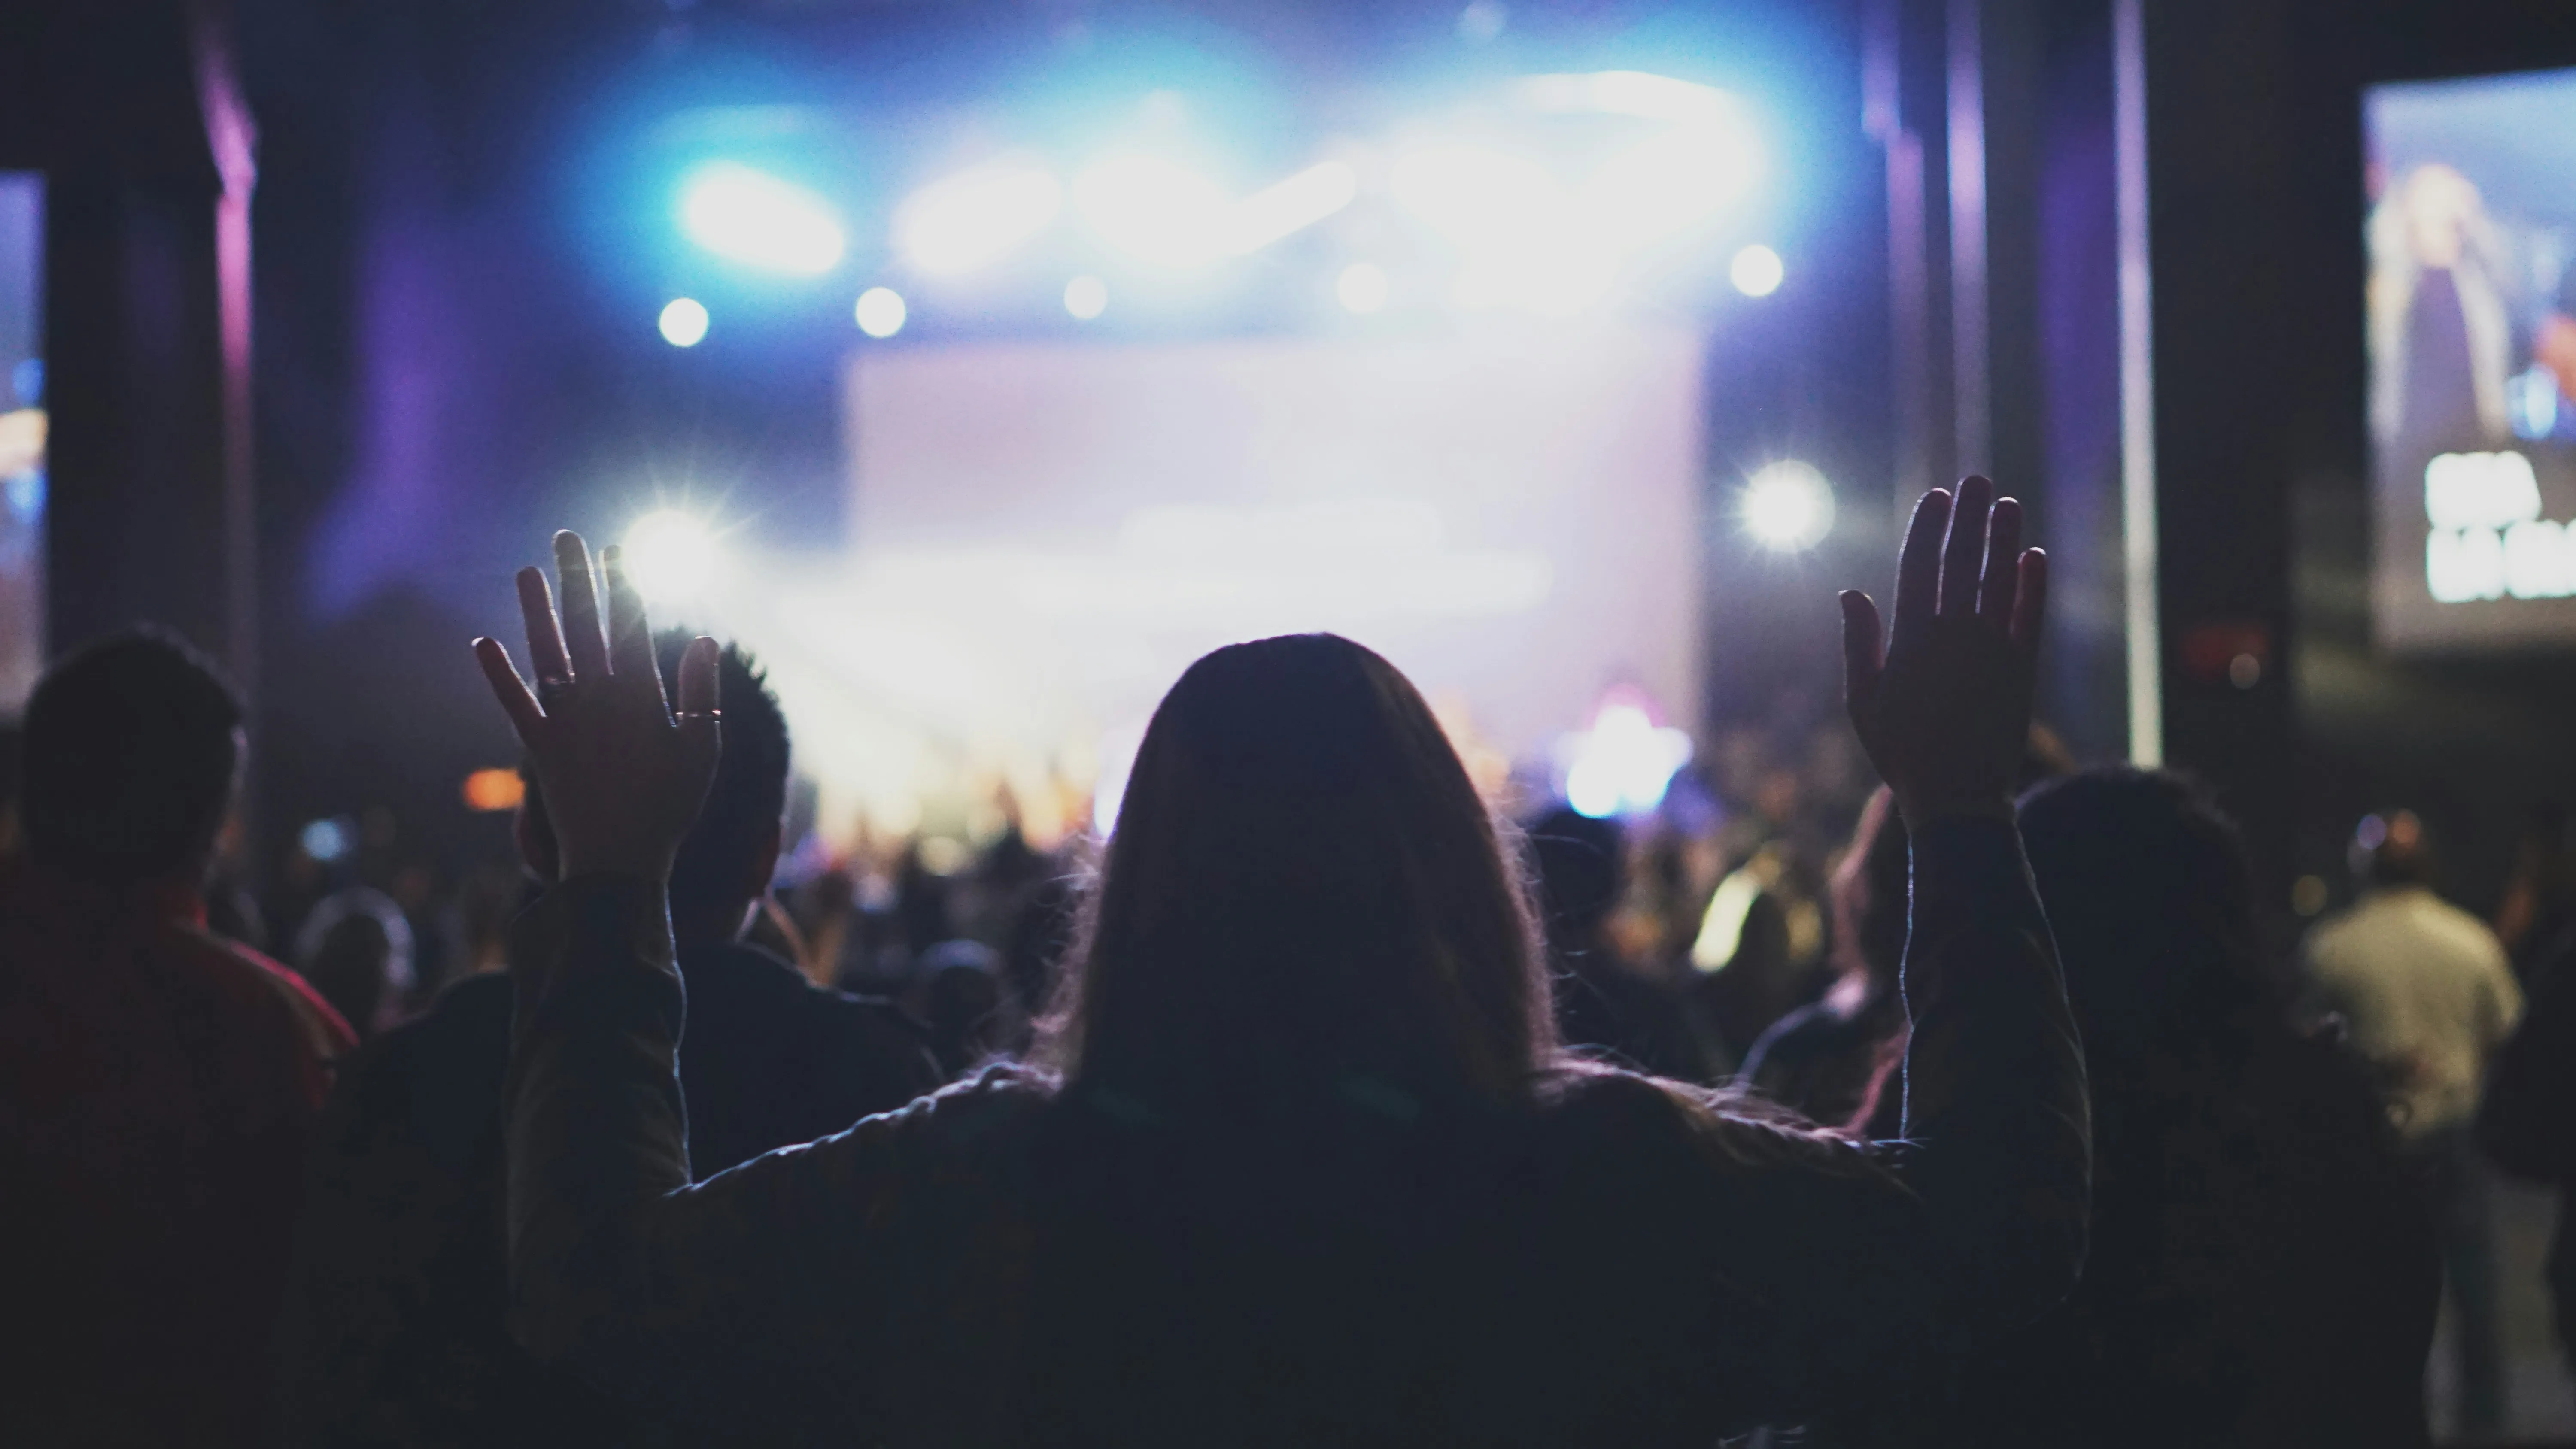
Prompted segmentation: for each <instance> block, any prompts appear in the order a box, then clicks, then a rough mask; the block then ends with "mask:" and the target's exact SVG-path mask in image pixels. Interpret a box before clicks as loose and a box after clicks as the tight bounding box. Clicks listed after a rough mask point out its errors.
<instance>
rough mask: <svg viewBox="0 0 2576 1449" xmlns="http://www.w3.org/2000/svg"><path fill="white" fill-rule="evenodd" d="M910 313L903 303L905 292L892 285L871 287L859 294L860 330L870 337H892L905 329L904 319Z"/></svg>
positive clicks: (857, 314)
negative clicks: (896, 289) (898, 290)
mask: <svg viewBox="0 0 2576 1449" xmlns="http://www.w3.org/2000/svg"><path fill="white" fill-rule="evenodd" d="M910 315H911V311H910V309H908V308H906V307H905V306H904V305H903V294H902V293H900V292H897V291H895V290H894V289H893V288H892V287H870V288H868V289H867V290H866V291H864V292H861V293H860V294H859V305H858V308H857V311H856V316H857V317H858V322H859V330H860V331H862V332H864V333H866V334H868V335H869V336H870V337H892V336H893V335H895V334H896V333H898V332H901V331H902V330H903V323H904V319H905V318H906V317H908V316H910Z"/></svg>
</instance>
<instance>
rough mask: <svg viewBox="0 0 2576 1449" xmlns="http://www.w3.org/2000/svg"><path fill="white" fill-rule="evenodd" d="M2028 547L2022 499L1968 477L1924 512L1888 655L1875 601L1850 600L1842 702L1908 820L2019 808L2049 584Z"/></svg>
mask: <svg viewBox="0 0 2576 1449" xmlns="http://www.w3.org/2000/svg"><path fill="white" fill-rule="evenodd" d="M2020 544H2021V505H2020V504H2018V503H2016V502H2015V501H2013V500H2012V499H2009V498H2007V499H2003V500H2001V501H1996V500H1995V498H1994V486H1993V485H1992V484H1990V483H1988V482H1987V481H1986V480H1985V479H1983V478H1970V479H1968V480H1967V481H1966V482H1964V483H1963V484H1961V485H1960V488H1959V492H1958V496H1957V497H1956V499H1955V500H1954V499H1953V498H1952V497H1951V495H1950V494H1948V493H1947V492H1944V491H1942V490H1938V489H1936V490H1934V491H1933V492H1931V493H1930V494H1927V495H1926V496H1925V497H1924V499H1923V502H1922V503H1921V504H1920V505H1919V506H1918V507H1917V508H1916V509H1915V512H1914V521H1913V524H1912V526H1911V527H1910V528H1909V529H1908V530H1907V532H1906V539H1905V547H1904V551H1903V553H1902V555H1901V556H1900V557H1899V560H1898V565H1897V585H1896V620H1895V627H1894V630H1893V633H1892V634H1891V635H1890V636H1889V637H1888V639H1887V642H1886V645H1885V647H1884V649H1882V648H1881V646H1880V629H1879V617H1878V608H1877V606H1876V605H1875V604H1873V603H1872V602H1871V601H1870V599H1869V596H1868V595H1866V594H1862V593H1858V592H1854V593H1847V594H1845V595H1843V657H1844V697H1845V702H1846V705H1847V707H1848V708H1849V710H1850V713H1851V719H1852V726H1853V728H1854V730H1855V731H1857V732H1858V734H1859V735H1860V740H1861V747H1862V748H1863V749H1864V750H1866V751H1867V752H1868V753H1869V757H1870V763H1871V764H1873V765H1875V766H1876V767H1877V768H1878V772H1879V775H1880V777H1881V778H1882V779H1884V780H1886V781H1887V784H1888V787H1889V789H1890V790H1891V791H1892V792H1894V794H1895V796H1896V803H1897V808H1898V810H1899V811H1900V812H1902V813H1903V814H1904V816H1905V819H1906V822H1907V824H1908V825H1909V826H1919V825H1921V824H1922V823H1923V822H1924V821H1925V820H1928V819H1930V818H1932V817H1933V816H1936V815H1945V814H1957V813H1973V814H2004V815H2009V813H2010V811H2011V800H2012V789H2013V780H2014V773H2015V765H2016V762H2017V760H2018V759H2019V756H2020V753H2021V749H2022V745H2023V741H2024V740H2025V739H2026V738H2027V737H2028V735H2029V732H2030V707H2031V690H2032V682H2033V677H2034V674H2035V666H2036V663H2037V655H2038V646H2039V637H2040V627H2041V623H2042V621H2043V618H2044V616H2045V611H2046V606H2047V581H2048V570H2047V560H2046V557H2045V556H2044V555H2043V554H2042V553H2041V552H2040V551H2039V550H2037V549H2031V550H2028V551H2027V552H2024V551H2022V550H2021V547H2020Z"/></svg>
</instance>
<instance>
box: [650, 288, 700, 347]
mask: <svg viewBox="0 0 2576 1449" xmlns="http://www.w3.org/2000/svg"><path fill="white" fill-rule="evenodd" d="M660 325H661V328H662V340H663V341H665V342H668V343H670V344H671V345H672V346H673V347H695V346H697V345H698V344H699V343H701V342H704V341H705V340H706V337H707V309H706V307H705V306H704V305H703V304H701V303H700V302H698V301H697V299H695V298H693V297H674V298H672V299H671V304H670V305H669V306H667V307H664V308H663V309H662V319H661V324H660Z"/></svg>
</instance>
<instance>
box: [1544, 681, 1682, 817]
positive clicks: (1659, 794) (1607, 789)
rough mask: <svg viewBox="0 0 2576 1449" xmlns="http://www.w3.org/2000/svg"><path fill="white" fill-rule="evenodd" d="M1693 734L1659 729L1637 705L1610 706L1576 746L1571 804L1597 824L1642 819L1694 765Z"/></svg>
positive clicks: (1568, 791) (1568, 780)
mask: <svg viewBox="0 0 2576 1449" xmlns="http://www.w3.org/2000/svg"><path fill="white" fill-rule="evenodd" d="M1690 757H1691V742H1690V736H1689V734H1687V733H1685V732H1684V731H1681V730H1677V729H1671V728H1657V727H1656V725H1655V722H1654V721H1653V719H1651V718H1649V717H1648V716H1647V714H1646V712H1645V711H1644V710H1643V709H1640V708H1638V707H1637V706H1636V705H1633V704H1606V705H1603V706H1602V707H1601V711H1600V713H1599V714H1597V715H1595V716H1594V717H1593V720H1592V729H1591V731H1590V732H1589V733H1588V734H1586V735H1585V736H1584V737H1583V739H1582V741H1581V743H1579V744H1578V745H1576V746H1575V749H1574V759H1573V762H1572V763H1571V764H1570V765H1568V766H1567V767H1566V771H1565V803H1566V804H1568V805H1570V806H1572V807H1573V808H1574V811H1575V813H1576V814H1578V815H1588V816H1590V817H1591V818H1593V819H1595V820H1601V819H1605V818H1607V817H1609V816H1612V815H1642V814H1644V813H1645V812H1647V811H1649V810H1652V809H1654V808H1655V807H1656V806H1658V805H1661V804H1662V803H1663V802H1664V791H1665V790H1666V789H1668V788H1670V786H1671V784H1672V779H1673V772H1674V771H1676V770H1679V769H1680V768H1681V767H1682V766H1684V765H1686V764H1688V763H1690Z"/></svg>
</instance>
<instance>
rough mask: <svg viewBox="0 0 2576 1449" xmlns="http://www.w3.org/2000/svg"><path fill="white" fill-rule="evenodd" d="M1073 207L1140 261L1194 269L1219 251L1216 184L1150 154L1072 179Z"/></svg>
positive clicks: (1220, 208) (1222, 216) (1221, 214)
mask: <svg viewBox="0 0 2576 1449" xmlns="http://www.w3.org/2000/svg"><path fill="white" fill-rule="evenodd" d="M1073 204H1074V206H1075V208H1076V209H1078V210H1079V211H1081V213H1082V218H1083V220H1084V221H1087V222H1089V223H1090V224H1091V228H1092V230H1094V231H1096V232H1098V233H1099V234H1100V237H1101V239H1102V240H1103V241H1106V242H1108V243H1109V244H1110V245H1111V246H1114V247H1116V248H1118V249H1119V250H1120V251H1123V252H1126V253H1128V254H1129V255H1131V256H1134V257H1137V258H1139V259H1141V260H1144V261H1148V262H1153V263H1155V264H1157V265H1159V266H1167V267H1195V266H1199V265H1201V264H1203V263H1206V262H1208V261H1210V260H1213V259H1214V258H1215V257H1216V255H1217V254H1218V253H1219V252H1220V251H1222V250H1223V249H1224V245H1225V240H1226V238H1225V236H1224V231H1225V222H1226V219H1227V208H1226V203H1225V195H1224V193H1223V192H1221V191H1219V190H1218V189H1217V186H1216V183H1215V182H1213V181H1210V180H1208V179H1207V178H1206V177H1204V176H1201V175H1199V174H1198V173H1197V172H1195V171H1192V170H1190V169H1188V168H1187V167H1184V166H1180V165H1176V164H1175V163H1173V162H1170V161H1165V160H1162V159H1160V158H1158V157H1152V156H1128V157H1121V158H1119V159H1117V160H1114V161H1104V162H1102V163H1101V164H1099V165H1097V166H1094V167H1092V168H1091V169H1090V170H1088V171H1085V172H1083V173H1082V174H1081V175H1080V176H1077V177H1075V178H1074V180H1073Z"/></svg>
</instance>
